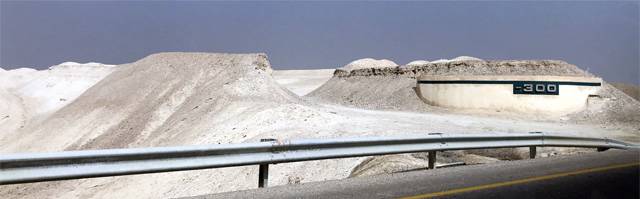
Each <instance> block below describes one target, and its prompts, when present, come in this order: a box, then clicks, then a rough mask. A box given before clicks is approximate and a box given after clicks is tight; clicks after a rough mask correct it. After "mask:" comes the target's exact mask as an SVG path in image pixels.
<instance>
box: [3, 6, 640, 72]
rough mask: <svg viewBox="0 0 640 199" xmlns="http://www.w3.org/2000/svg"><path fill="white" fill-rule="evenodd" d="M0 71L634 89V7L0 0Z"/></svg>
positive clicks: (636, 58) (636, 30)
mask: <svg viewBox="0 0 640 199" xmlns="http://www.w3.org/2000/svg"><path fill="white" fill-rule="evenodd" d="M0 22H1V26H0V66H2V67H3V68H5V69H11V68H16V67H34V68H39V69H42V68H47V67H48V66H51V65H55V64H58V63H61V62H65V61H75V62H89V61H95V62H101V63H109V64H120V63H128V62H133V61H135V60H137V59H140V58H142V57H144V56H146V55H149V54H151V53H155V52H165V51H203V52H237V53H245V52H266V53H267V54H268V55H269V58H270V61H271V64H272V65H273V67H274V68H276V69H303V68H334V67H338V66H342V65H344V64H346V63H348V62H350V61H352V60H354V59H358V58H364V57H373V58H387V59H391V60H394V61H395V62H396V63H398V64H405V63H407V62H409V61H412V60H416V59H426V60H434V59H439V58H453V57H456V56H459V55H470V56H475V57H479V58H483V59H560V60H565V61H568V62H569V63H572V64H576V65H578V66H579V67H581V68H583V69H588V70H589V71H590V72H593V73H596V74H598V75H600V76H603V77H604V78H605V79H607V80H610V81H623V82H629V83H630V82H633V83H636V84H637V83H638V81H639V80H638V79H639V78H638V77H639V76H640V71H639V69H638V68H639V67H640V64H639V50H638V46H640V40H639V34H640V31H639V23H640V16H639V3H638V2H346V3H345V2H302V3H296V2H261V3H257V2H73V1H68V2H13V1H1V3H0Z"/></svg>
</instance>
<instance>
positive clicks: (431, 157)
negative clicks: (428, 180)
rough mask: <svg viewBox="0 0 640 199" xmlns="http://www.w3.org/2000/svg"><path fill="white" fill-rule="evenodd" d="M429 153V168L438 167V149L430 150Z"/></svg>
mask: <svg viewBox="0 0 640 199" xmlns="http://www.w3.org/2000/svg"><path fill="white" fill-rule="evenodd" d="M428 153H429V154H428V158H429V169H436V151H429V152H428Z"/></svg>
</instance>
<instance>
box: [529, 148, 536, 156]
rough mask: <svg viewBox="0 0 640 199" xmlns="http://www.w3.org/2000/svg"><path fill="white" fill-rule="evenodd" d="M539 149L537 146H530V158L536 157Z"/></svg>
mask: <svg viewBox="0 0 640 199" xmlns="http://www.w3.org/2000/svg"><path fill="white" fill-rule="evenodd" d="M536 153H537V149H536V147H535V146H531V147H529V159H534V158H536Z"/></svg>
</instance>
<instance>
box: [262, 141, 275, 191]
mask: <svg viewBox="0 0 640 199" xmlns="http://www.w3.org/2000/svg"><path fill="white" fill-rule="evenodd" d="M273 141H276V139H273V138H267V139H260V142H273ZM268 182H269V164H260V168H259V169H258V188H264V187H267V186H268V185H267V184H268Z"/></svg>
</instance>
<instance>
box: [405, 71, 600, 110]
mask: <svg viewBox="0 0 640 199" xmlns="http://www.w3.org/2000/svg"><path fill="white" fill-rule="evenodd" d="M601 83H602V79H600V78H593V77H570V76H426V75H425V76H421V77H419V78H418V85H417V87H418V89H417V90H416V91H417V92H418V95H419V96H420V98H421V99H422V100H424V101H425V102H426V103H428V104H431V105H435V106H442V107H452V108H468V109H490V110H496V111H498V110H500V111H513V112H528V113H536V114H549V115H563V114H567V113H571V112H576V111H579V110H582V109H584V108H585V107H586V106H587V98H588V97H589V96H590V95H594V94H595V93H596V92H597V91H598V89H600V87H601Z"/></svg>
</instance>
